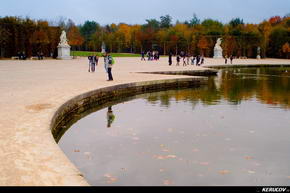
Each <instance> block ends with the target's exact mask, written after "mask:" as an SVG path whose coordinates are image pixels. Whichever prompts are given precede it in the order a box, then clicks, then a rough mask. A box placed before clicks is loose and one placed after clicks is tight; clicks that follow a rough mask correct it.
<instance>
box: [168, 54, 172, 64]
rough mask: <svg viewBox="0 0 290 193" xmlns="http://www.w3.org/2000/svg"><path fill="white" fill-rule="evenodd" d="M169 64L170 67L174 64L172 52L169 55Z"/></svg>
mask: <svg viewBox="0 0 290 193" xmlns="http://www.w3.org/2000/svg"><path fill="white" fill-rule="evenodd" d="M168 63H169V66H171V64H172V53H171V52H170V53H169V59H168Z"/></svg>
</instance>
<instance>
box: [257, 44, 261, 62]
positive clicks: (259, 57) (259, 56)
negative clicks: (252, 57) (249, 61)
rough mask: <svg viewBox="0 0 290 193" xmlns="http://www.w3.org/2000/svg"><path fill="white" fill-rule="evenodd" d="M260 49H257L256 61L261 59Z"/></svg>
mask: <svg viewBox="0 0 290 193" xmlns="http://www.w3.org/2000/svg"><path fill="white" fill-rule="evenodd" d="M260 54H261V48H260V47H258V48H257V59H261V55H260Z"/></svg>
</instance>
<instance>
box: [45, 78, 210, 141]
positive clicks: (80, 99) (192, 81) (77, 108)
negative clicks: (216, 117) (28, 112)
mask: <svg viewBox="0 0 290 193" xmlns="http://www.w3.org/2000/svg"><path fill="white" fill-rule="evenodd" d="M205 84H207V78H205V77H204V78H202V77H198V78H197V77H192V78H177V79H166V80H156V81H144V82H134V83H127V84H121V85H115V86H110V87H105V88H100V89H97V90H93V91H89V92H87V93H84V94H81V95H78V96H76V97H74V98H72V99H70V100H69V101H67V102H66V103H64V104H63V105H62V106H61V107H59V108H58V110H57V111H56V112H55V114H54V116H53V118H52V121H51V124H50V128H51V132H52V134H53V136H54V139H55V140H56V142H58V141H59V139H60V138H61V136H62V135H63V134H64V132H65V131H66V130H67V129H68V126H67V124H68V123H70V122H74V121H73V120H74V119H75V115H77V114H80V113H83V112H85V111H86V110H88V109H90V107H91V106H92V104H94V105H95V106H96V105H98V106H103V105H105V104H107V103H109V102H113V101H116V100H118V99H120V98H125V97H131V96H135V95H138V94H143V93H149V92H156V91H161V90H167V89H172V88H192V87H198V86H200V85H205ZM70 125H71V124H70Z"/></svg>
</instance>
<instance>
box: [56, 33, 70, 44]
mask: <svg viewBox="0 0 290 193" xmlns="http://www.w3.org/2000/svg"><path fill="white" fill-rule="evenodd" d="M58 45H59V46H69V45H68V43H67V38H66V33H65V31H62V32H61V35H60V42H59V44H58Z"/></svg>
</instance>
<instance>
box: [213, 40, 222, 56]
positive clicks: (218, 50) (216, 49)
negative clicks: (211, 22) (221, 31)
mask: <svg viewBox="0 0 290 193" xmlns="http://www.w3.org/2000/svg"><path fill="white" fill-rule="evenodd" d="M221 44H222V39H221V38H218V39H217V41H216V44H215V46H214V56H213V57H214V58H223V49H222V47H221Z"/></svg>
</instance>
